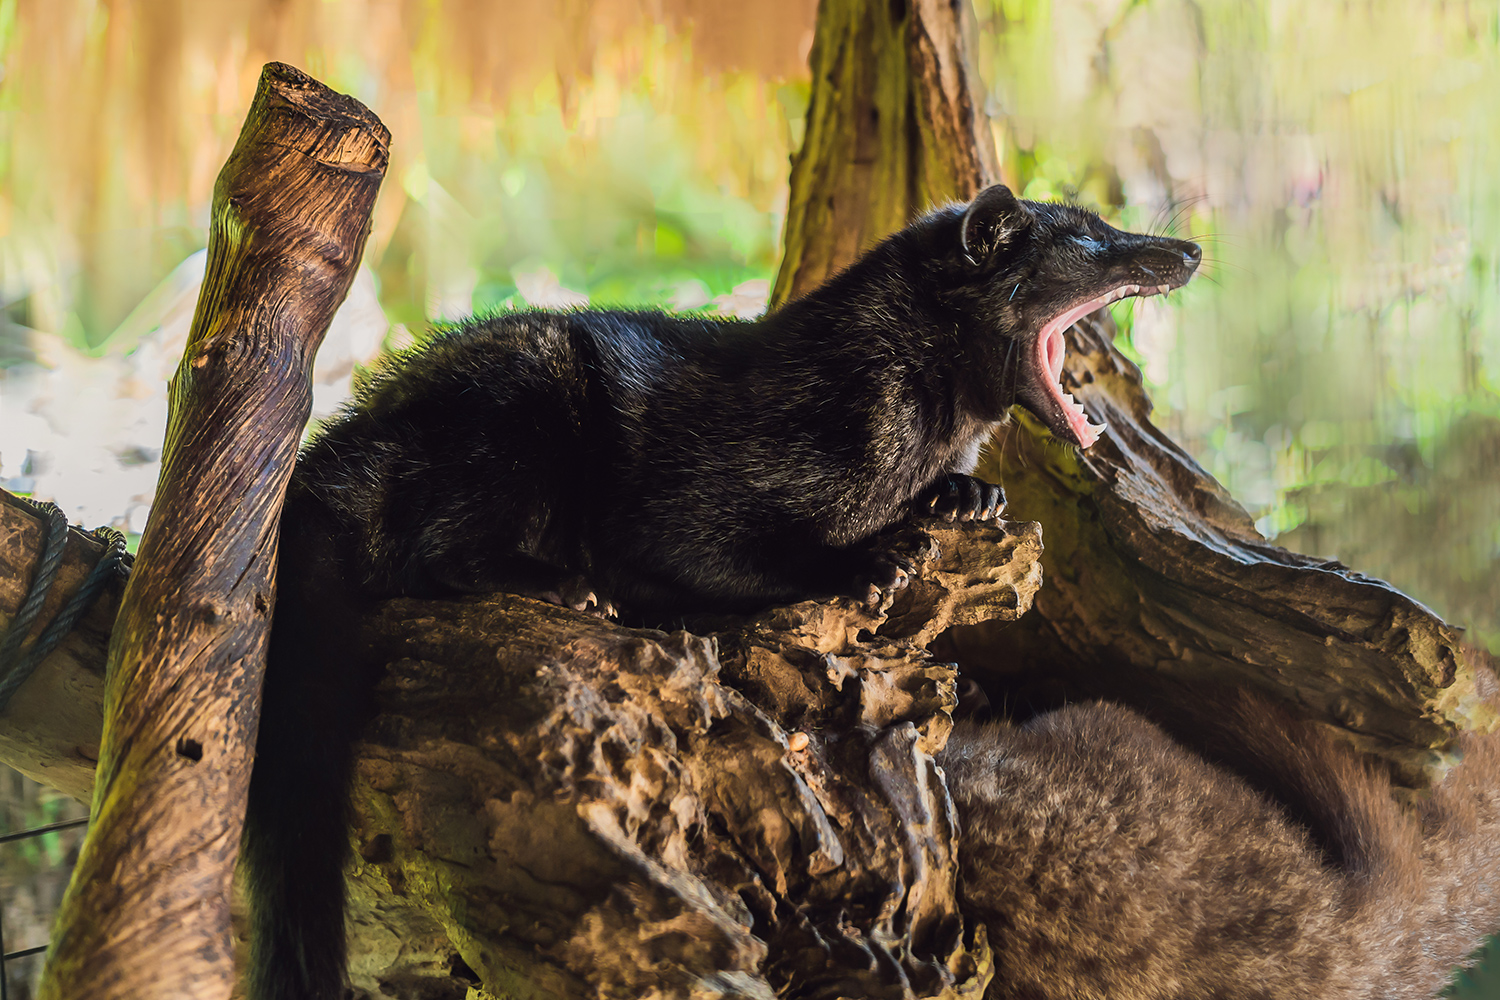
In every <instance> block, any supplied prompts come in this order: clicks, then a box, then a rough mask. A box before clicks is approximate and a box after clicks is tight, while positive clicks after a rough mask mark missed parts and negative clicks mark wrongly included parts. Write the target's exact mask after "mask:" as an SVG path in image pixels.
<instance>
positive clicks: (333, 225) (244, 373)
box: [42, 63, 389, 1000]
mask: <svg viewBox="0 0 1500 1000" xmlns="http://www.w3.org/2000/svg"><path fill="white" fill-rule="evenodd" d="M388 144H389V135H388V133H387V132H386V130H385V128H384V126H382V125H381V124H380V122H379V121H378V120H377V119H376V118H375V116H374V115H372V114H371V113H370V112H369V111H368V110H366V109H365V108H364V107H363V106H362V105H360V104H359V103H358V102H357V101H354V100H352V99H350V98H347V97H344V96H342V95H339V94H335V93H333V92H332V91H330V90H328V89H327V88H326V87H324V86H323V85H322V84H320V83H318V82H316V81H314V80H312V79H311V78H309V77H307V76H305V75H304V74H302V73H300V72H298V71H297V70H295V69H292V68H291V67H289V66H283V65H281V64H277V63H272V64H270V65H268V66H267V67H266V70H265V72H264V73H263V74H262V76H261V81H260V87H259V89H258V91H257V93H256V96H255V100H254V103H253V104H252V106H251V108H250V112H249V115H248V116H247V118H246V121H245V126H244V129H243V131H242V132H241V133H240V138H239V141H238V142H237V143H236V145H235V148H234V151H233V153H231V154H230V157H229V160H228V162H227V163H226V164H225V166H224V169H223V171H222V172H221V173H220V175H219V179H218V183H217V185H216V187H215V190H214V204H213V212H212V222H211V227H210V234H209V243H208V269H207V273H206V275H205V277H204V281H203V290H202V293H201V295H200V298H199V302H198V309H197V312H196V314H195V316H194V318H193V327H192V332H191V334H190V335H189V339H188V345H187V348H186V351H185V352H184V355H183V361H182V364H181V366H180V367H179V368H178V371H177V374H176V376H175V377H174V378H173V381H172V385H171V389H170V416H169V422H168V428H167V438H166V445H165V448H164V453H163V459H162V475H161V480H160V482H159V484H158V488H157V496H156V502H155V504H154V505H153V508H152V516H151V520H150V523H149V524H148V525H147V527H146V531H145V533H144V536H143V537H142V539H141V545H140V550H139V555H138V558H137V559H136V562H135V567H134V570H133V572H132V575H131V578H130V582H129V584H128V586H127V588H126V592H125V596H124V600H123V602H122V605H121V608H120V615H119V620H118V622H117V623H116V626H115V629H114V633H113V636H112V639H111V643H110V650H109V669H108V671H107V673H106V684H105V692H104V730H103V739H102V743H101V747H100V756H99V766H98V773H97V776H96V780H95V782H94V797H93V824H92V826H91V827H90V829H89V834H88V837H87V838H86V839H85V841H84V846H83V850H82V852H81V855H80V857H79V860H78V865H77V867H76V868H75V869H74V873H73V879H72V882H71V883H70V885H69V889H68V894H67V896H66V898H65V899H64V901H63V905H62V909H61V912H60V914H59V917H58V923H57V932H56V934H55V936H54V938H53V944H52V950H51V956H50V960H49V962H48V965H47V971H46V975H45V978H44V980H43V986H42V996H43V997H49V998H57V1000H61V998H72V997H83V996H87V997H93V998H96V1000H107V998H121V1000H125V998H131V1000H140V998H147V997H172V998H184V997H203V998H215V997H227V996H228V995H229V992H230V989H231V987H232V985H233V982H234V967H233V949H232V942H231V937H230V925H229V899H230V884H231V878H232V873H233V869H234V862H235V857H236V853H237V847H238V844H239V837H240V829H241V826H242V824H243V815H244V799H245V791H246V788H247V785H248V781H249V775H250V762H251V759H252V754H253V750H254V742H255V732H256V724H257V721H258V715H259V713H258V704H259V699H258V692H259V687H260V681H261V674H262V670H263V668H264V662H265V640H266V632H267V624H268V621H269V616H270V608H271V604H272V601H273V590H272V573H273V570H274V566H275V549H276V523H277V516H278V514H279V511H280V502H281V497H282V494H283V492H284V490H285V487H286V482H287V479H288V478H289V476H290V474H291V467H292V461H293V458H294V456H295V453H296V447H297V442H298V439H299V437H300V435H301V430H302V427H303V424H304V423H305V422H306V420H307V415H308V413H309V411H310V407H311V398H312V396H311V383H310V378H309V374H310V370H311V367H312V356H313V353H314V351H316V349H317V346H318V343H319V342H320V341H321V339H322V336H323V334H324V332H325V331H326V330H327V327H328V323H329V320H330V319H332V317H333V313H334V311H335V310H336V309H337V308H338V305H339V303H340V302H342V301H343V298H344V295H345V293H346V292H347V291H348V288H349V284H350V282H351V281H352V280H353V277H354V272H355V268H356V267H357V265H358V263H359V258H360V254H361V253H362V251H363V247H364V240H365V237H366V235H367V234H368V232H369V223H370V211H371V208H372V207H373V204H374V200H375V194H376V192H377V191H378V190H379V186H380V180H381V177H382V176H383V173H384V169H385V164H386V160H387V156H388V154H387V147H388ZM143 832H145V833H144V834H143Z"/></svg>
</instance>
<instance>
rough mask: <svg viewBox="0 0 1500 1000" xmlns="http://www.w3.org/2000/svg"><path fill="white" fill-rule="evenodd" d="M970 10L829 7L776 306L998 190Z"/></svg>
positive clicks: (930, 5)
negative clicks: (891, 239)
mask: <svg viewBox="0 0 1500 1000" xmlns="http://www.w3.org/2000/svg"><path fill="white" fill-rule="evenodd" d="M975 30H976V29H975V25H974V14H973V10H972V9H971V8H970V6H969V4H968V2H967V0H964V2H959V3H949V2H941V0H910V2H903V0H896V2H894V3H879V2H871V0H822V2H821V3H820V4H818V23H817V30H816V34H815V35H814V38H813V48H812V56H811V63H812V77H813V88H812V99H811V101H810V103H809V104H808V109H807V132H806V138H805V139H804V140H803V143H802V148H801V149H800V150H798V152H797V155H796V157H795V158H794V159H793V161H792V191H791V197H790V200H789V202H788V204H787V218H786V239H785V254H784V256H783V257H782V259H781V270H780V272H779V273H778V274H777V276H776V287H775V289H774V290H773V291H772V293H771V304H772V305H773V306H776V305H780V304H781V303H783V302H785V301H787V300H788V299H793V298H796V297H797V296H799V295H802V294H804V293H806V292H809V291H811V290H812V289H814V288H816V287H817V286H818V285H821V284H822V283H823V282H824V280H826V279H827V278H828V277H829V276H830V275H832V274H834V273H835V272H837V271H839V270H841V269H843V268H844V267H847V266H848V265H849V263H850V262H851V261H853V260H854V258H855V257H857V256H858V255H859V253H860V251H861V250H863V249H865V248H866V247H868V246H870V245H871V244H873V243H874V242H876V241H877V240H879V239H880V238H881V237H884V236H886V235H888V234H890V233H893V232H895V231H896V230H897V229H900V228H901V227H902V226H904V225H906V224H907V222H909V221H911V219H912V218H913V217H914V216H916V215H918V214H920V213H922V212H925V211H927V210H928V209H930V208H933V207H935V206H937V205H942V204H944V203H946V202H950V201H967V200H968V199H970V198H972V197H974V195H976V194H978V193H979V191H980V189H981V188H983V187H985V186H986V185H989V184H993V183H994V182H995V181H997V180H999V179H1000V168H999V164H998V162H997V161H996V159H995V142H994V139H993V138H992V137H991V134H990V120H989V117H988V116H987V115H986V114H985V113H984V88H983V86H982V84H981V82H980V80H979V76H978V74H977V73H976V72H975V71H974V68H973V62H972V61H971V60H969V59H968V58H967V52H968V48H969V45H970V44H971V40H972V38H973V35H974V32H975Z"/></svg>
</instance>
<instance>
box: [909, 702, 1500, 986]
mask: <svg viewBox="0 0 1500 1000" xmlns="http://www.w3.org/2000/svg"><path fill="white" fill-rule="evenodd" d="M1483 679H1484V680H1485V681H1488V682H1490V684H1491V687H1493V678H1492V677H1489V676H1486V677H1485V678H1483ZM1178 714H1179V716H1180V715H1181V714H1182V713H1181V712H1180V711H1179V713H1178ZM1188 714H1190V715H1193V716H1195V717H1196V718H1194V719H1193V720H1192V722H1193V725H1191V726H1190V727H1189V728H1190V729H1193V730H1195V731H1196V732H1198V733H1199V734H1204V735H1206V739H1205V741H1204V742H1205V743H1206V744H1207V749H1208V752H1209V754H1210V755H1211V759H1214V760H1217V761H1221V762H1225V763H1226V764H1232V766H1233V767H1234V768H1235V769H1236V770H1237V771H1239V772H1241V773H1231V771H1230V770H1229V769H1228V767H1227V766H1225V764H1220V765H1218V766H1215V765H1210V764H1209V763H1208V762H1207V761H1206V760H1205V759H1204V758H1203V757H1201V756H1199V755H1198V754H1197V753H1194V752H1191V751H1189V750H1187V749H1185V748H1184V746H1183V745H1182V744H1181V743H1179V742H1177V741H1174V740H1173V739H1171V738H1169V737H1168V736H1167V735H1166V734H1165V733H1164V732H1163V731H1162V730H1161V729H1159V728H1157V727H1156V726H1155V725H1153V724H1152V723H1150V722H1148V721H1147V720H1146V719H1144V718H1142V717H1141V716H1140V715H1138V714H1136V713H1135V712H1133V711H1131V710H1129V709H1125V708H1121V707H1119V706H1116V705H1110V704H1086V705H1074V706H1070V707H1068V708H1065V709H1061V710H1059V711H1055V712H1050V713H1047V714H1044V715H1040V716H1038V717H1036V718H1034V719H1032V720H1030V721H1029V722H1027V723H1025V724H1023V725H1019V726H1012V725H1008V724H1005V723H996V724H990V725H976V724H973V723H959V724H958V725H956V726H955V728H954V732H953V735H952V738H951V739H950V740H949V742H948V746H947V748H946V750H945V751H944V752H943V753H942V754H941V755H940V756H939V760H940V762H941V763H942V764H943V765H944V768H945V770H946V771H947V779H948V787H949V790H950V792H951V793H952V795H953V798H954V803H955V805H956V806H957V808H958V813H959V816H960V818H961V821H962V826H963V831H962V835H961V839H960V845H959V847H960V850H959V858H960V868H961V873H962V899H963V903H964V912H965V915H966V916H968V917H969V918H970V919H972V920H975V921H977V922H980V923H983V924H985V925H986V928H987V930H988V940H989V943H990V944H991V946H992V947H993V948H994V953H995V968H996V973H995V978H994V980H993V982H992V983H991V985H990V988H989V990H988V991H987V993H986V994H985V995H986V998H987V1000H1073V998H1080V997H1098V998H1105V997H1107V998H1109V1000H1166V998H1174V1000H1175V998H1184V1000H1187V998H1193V1000H1196V998H1208V997H1212V998H1216V1000H1270V998H1275V1000H1292V998H1308V1000H1312V998H1317V1000H1428V998H1432V997H1436V996H1437V994H1438V992H1439V991H1440V990H1441V988H1442V987H1443V986H1444V985H1445V984H1446V983H1447V982H1448V981H1449V979H1450V978H1451V976H1452V973H1453V970H1454V968H1455V966H1457V965H1458V964H1459V963H1461V962H1463V961H1464V960H1465V959H1466V958H1467V957H1468V956H1469V955H1470V954H1471V953H1472V952H1473V951H1474V949H1476V948H1478V947H1479V946H1480V945H1481V944H1482V943H1483V941H1484V938H1485V937H1486V935H1488V934H1491V933H1493V932H1494V931H1496V930H1497V929H1500V734H1490V735H1478V734H1471V735H1469V736H1466V737H1465V738H1464V740H1463V741H1462V742H1461V749H1462V752H1463V760H1462V763H1461V764H1460V765H1459V766H1458V767H1457V768H1456V769H1455V770H1454V772H1453V773H1452V774H1450V775H1449V776H1448V778H1447V779H1446V780H1445V781H1444V782H1443V783H1442V784H1441V785H1440V786H1439V787H1438V788H1437V789H1436V790H1435V791H1434V792H1433V793H1432V794H1431V796H1430V797H1428V798H1426V799H1423V800H1422V801H1420V802H1419V803H1418V804H1417V805H1416V806H1414V807H1411V808H1409V809H1403V808H1402V807H1401V806H1399V805H1398V804H1397V802H1396V800H1395V798H1394V797H1393V795H1392V792H1393V789H1392V784H1391V782H1390V780H1389V778H1388V777H1387V776H1386V775H1385V774H1384V773H1382V772H1381V771H1379V770H1378V769H1376V768H1374V767H1373V766H1371V765H1369V764H1367V763H1365V762H1364V761H1362V760H1360V759H1359V757H1358V756H1357V755H1356V754H1355V753H1354V752H1353V751H1351V750H1350V749H1348V748H1346V747H1344V746H1340V745H1338V744H1335V743H1334V742H1333V741H1332V740H1331V739H1330V738H1329V737H1328V736H1327V735H1326V734H1325V733H1324V732H1322V731H1321V730H1319V729H1317V728H1316V727H1315V726H1313V725H1311V724H1308V723H1305V722H1299V721H1296V720H1294V719H1292V718H1291V717H1290V716H1288V715H1287V714H1286V713H1285V712H1284V711H1283V710H1281V709H1279V708H1277V707H1276V706H1274V705H1272V704H1271V703H1269V702H1266V701H1264V700H1263V699H1260V698H1258V697H1255V696H1251V695H1249V694H1243V693H1240V694H1234V695H1231V696H1228V697H1225V698H1212V697H1209V698H1204V699H1202V700H1201V701H1200V702H1199V703H1197V704H1196V705H1194V706H1193V707H1192V709H1191V710H1190V711H1189V713H1188ZM1242 775H1243V776H1242Z"/></svg>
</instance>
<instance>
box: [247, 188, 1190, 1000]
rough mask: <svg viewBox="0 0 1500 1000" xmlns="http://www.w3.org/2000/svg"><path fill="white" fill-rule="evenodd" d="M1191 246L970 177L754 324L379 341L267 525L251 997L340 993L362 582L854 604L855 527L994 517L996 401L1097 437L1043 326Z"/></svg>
mask: <svg viewBox="0 0 1500 1000" xmlns="http://www.w3.org/2000/svg"><path fill="white" fill-rule="evenodd" d="M1198 259H1199V252H1198V248H1197V247H1196V246H1194V245H1193V244H1191V243H1184V242H1181V241H1178V240H1172V239H1166V238H1161V237H1151V236H1138V235H1133V234H1129V233H1123V232H1120V231H1118V230H1116V229H1113V228H1111V227H1109V226H1108V225H1106V224H1105V223H1104V222H1102V221H1101V220H1100V219H1099V218H1098V217H1097V216H1095V215H1094V214H1092V213H1090V212H1087V211H1085V210H1083V209H1079V208H1075V207H1071V206H1064V205H1047V204H1038V203H1035V202H1024V201H1019V200H1017V199H1016V198H1015V197H1014V196H1013V195H1012V194H1011V193H1010V191H1009V190H1007V189H1006V188H1004V187H993V188H990V189H988V190H986V191H985V192H983V193H982V194H981V195H980V196H979V197H978V198H976V199H975V200H974V202H973V203H972V204H971V205H969V206H966V207H965V206H960V207H954V208H947V209H943V210H940V211H937V212H934V213H933V214H931V215H928V216H927V217H925V218H923V219H921V220H919V221H917V222H915V223H913V224H912V225H911V226H909V227H907V228H906V229H904V230H902V231H901V232H899V233H896V234H895V235H894V236H891V237H890V238H889V239H887V240H885V241H884V242H882V243H880V244H879V245H878V246H876V247H875V248H874V249H872V250H871V251H870V252H869V253H868V254H866V255H865V256H864V257H862V258H861V259H860V260H859V261H857V262H856V263H855V264H854V265H853V266H852V267H850V268H849V269H848V270H847V271H845V272H843V273H842V274H840V275H838V276H837V277H835V278H834V279H832V280H831V281H829V282H828V283H827V284H826V285H824V286H823V287H821V288H819V289H817V290H816V291H814V292H812V293H811V294H809V295H807V296H806V297H805V298H802V299H799V300H798V301H795V302H792V303H789V304H788V305H786V306H785V307H783V308H781V309H778V310H776V311H774V312H772V313H770V314H769V315H767V316H766V317H765V318H763V319H761V320H759V321H756V322H737V321H732V320H716V319H708V318H701V317H676V316H668V315H664V314H661V313H654V312H616V311H591V310H586V311H578V312H567V313H549V312H519V313H512V314H506V315H502V316H497V317H493V318H490V319H483V320H473V321H470V322H468V323H466V324H463V325H462V326H460V327H458V328H456V329H454V330H451V331H448V332H446V333H444V334H442V335H441V336H439V337H437V338H436V339H434V340H432V341H431V342H430V343H427V344H425V345H423V346H421V347H419V348H417V349H415V350H412V351H410V352H408V353H406V354H403V355H401V356H399V357H396V358H395V359H393V360H392V361H391V362H390V363H389V364H387V365H386V366H385V367H384V369H383V370H382V371H381V372H380V373H379V374H378V375H377V376H376V377H375V378H374V379H373V380H372V381H371V382H370V384H369V385H368V386H367V387H366V388H365V389H364V390H363V391H362V392H361V393H360V395H359V398H358V399H357V400H355V402H354V403H353V404H352V405H351V406H350V407H349V409H348V410H347V411H346V412H345V413H344V414H343V415H342V416H341V417H340V418H339V419H338V420H336V421H335V422H333V423H332V424H331V425H330V426H329V427H327V428H326V429H325V430H324V431H323V432H322V433H321V435H320V436H319V437H318V438H317V440H315V441H314V442H313V443H312V444H311V445H310V446H309V447H308V448H307V449H306V451H305V452H304V454H303V455H302V458H301V461H300V462H299V464H298V466H297V471H296V474H295V476H294V478H293V482H292V487H291V490H290V493H289V495H288V498H287V505H286V511H285V514H284V516H283V519H282V545H281V553H282V556H281V557H282V563H281V569H280V573H279V576H278V585H279V588H280V598H279V600H278V602H277V607H276V620H275V626H274V629H273V634H272V638H271V659H270V667H269V671H268V675H267V681H266V691H265V703H264V713H263V721H262V726H261V739H260V744H259V749H258V757H257V761H256V768H255V774H254V779H253V781H252V786H251V796H250V813H249V817H248V821H247V826H246V841H245V850H246V859H247V862H248V864H249V866H250V874H251V879H250V886H251V895H252V903H253V909H254V931H253V941H254V943H253V949H254V954H253V963H252V974H251V978H252V996H253V997H254V998H255V1000H334V998H337V997H339V996H340V995H341V993H342V987H343V982H344V968H343V967H344V924H343V901H344V889H343V876H342V864H343V862H344V859H345V857H346V855H347V853H348V841H347V814H346V806H345V805H344V803H345V802H346V799H347V783H348V780H349V772H350V766H351V763H350V756H349V753H350V751H349V747H350V743H351V741H352V740H353V738H354V737H355V735H356V733H357V730H358V728H359V726H360V725H361V724H362V722H363V719H364V716H365V713H366V705H365V704H364V701H365V700H366V699H367V697H368V695H367V694H365V693H363V692H366V691H367V690H368V683H369V679H368V678H365V677H361V676H360V675H359V669H358V668H356V667H355V666H353V665H352V662H351V661H352V660H353V659H354V657H352V656H351V655H350V652H349V650H350V646H351V639H352V633H351V632H350V626H349V625H348V624H347V623H351V622H352V621H353V620H354V618H355V617H357V615H358V613H359V612H360V610H361V609H362V608H363V607H364V606H365V605H366V604H367V603H368V602H370V601H373V600H376V599H379V598H382V597H388V596H393V595H398V594H406V595H429V596H440V595H452V594H461V593H469V592H477V591H493V590H508V591H514V592H519V593H523V594H530V595H533V596H537V597H542V598H544V599H548V600H552V601H556V602H559V603H565V604H569V605H572V606H575V607H585V606H587V605H588V604H589V603H591V602H590V598H591V597H593V598H594V599H595V600H597V601H598V603H599V605H600V606H601V607H602V606H605V605H606V604H613V605H614V606H615V607H617V608H619V609H620V610H621V611H622V612H624V613H626V614H628V615H629V616H631V617H632V618H634V619H637V620H643V621H658V622H660V621H665V620H668V619H670V618H673V617H675V616H678V615H682V614H685V613H692V612H739V611H750V610H754V609H756V608H758V607H761V606H764V605H767V604H770V603H773V602H778V601H792V600H799V599H803V598H806V597H809V596H818V595H833V594H849V595H854V596H857V597H860V598H862V599H868V598H870V597H871V596H873V595H874V593H875V592H876V591H877V590H878V589H879V588H884V587H890V586H895V585H899V584H900V583H901V581H902V580H903V579H904V577H903V566H902V565H901V564H900V562H899V560H896V559H894V558H893V557H891V556H890V555H889V554H887V553H886V552H884V551H882V550H881V549H880V548H879V546H878V544H876V543H874V542H873V541H872V537H873V536H874V535H875V533H876V532H878V531H880V529H882V528H884V527H885V526H887V525H888V524H890V523H892V522H893V521H896V520H898V519H899V518H901V517H903V516H904V515H906V514H907V513H908V512H909V511H911V510H912V509H913V508H914V507H918V506H921V507H924V508H927V509H937V510H939V511H946V512H947V513H949V514H952V515H955V516H965V517H970V516H985V515H988V514H990V513H992V512H993V511H994V510H995V509H996V507H997V506H998V504H999V500H1000V497H999V491H998V489H996V488H995V487H993V486H988V485H986V484H982V483H979V482H978V481H977V480H974V479H972V478H970V477H969V476H968V473H969V472H970V471H971V470H972V469H973V467H974V463H975V460H976V456H977V454H978V451H979V448H980V445H981V444H982V443H983V442H984V440H985V439H986V437H987V436H988V435H989V434H990V432H991V430H992V429H993V428H994V426H995V425H996V423H997V422H998V421H1000V420H1001V418H1002V417H1003V415H1004V414H1005V412H1006V409H1007V408H1008V407H1009V406H1010V405H1011V404H1012V403H1013V402H1015V401H1017V400H1019V401H1021V402H1023V403H1025V404H1026V405H1027V406H1028V407H1030V408H1032V409H1033V410H1035V411H1036V412H1037V413H1038V415H1039V416H1040V417H1042V419H1043V420H1045V421H1046V422H1047V424H1048V425H1049V426H1050V427H1051V428H1052V429H1053V431H1054V433H1056V434H1057V435H1058V436H1060V437H1062V438H1063V439H1064V440H1067V441H1070V442H1072V443H1074V444H1082V445H1087V444H1089V443H1091V441H1092V440H1093V435H1094V433H1095V429H1094V428H1091V427H1089V426H1088V425H1087V424H1086V423H1085V422H1084V421H1083V419H1082V417H1070V415H1069V414H1068V413H1067V412H1065V404H1064V402H1062V401H1061V399H1060V397H1059V392H1060V390H1056V370H1055V369H1056V365H1057V364H1060V357H1061V355H1060V347H1057V348H1055V350H1056V351H1058V352H1059V353H1057V354H1056V359H1055V361H1053V362H1051V363H1050V364H1051V369H1052V370H1050V371H1049V361H1048V358H1047V355H1046V350H1045V349H1043V347H1044V345H1039V339H1038V338H1039V337H1042V336H1044V333H1045V328H1046V327H1047V325H1048V324H1049V322H1053V323H1055V321H1056V320H1058V319H1059V317H1064V318H1065V314H1068V313H1069V312H1070V311H1076V310H1077V309H1078V308H1080V307H1084V306H1088V305H1089V304H1090V303H1097V302H1102V301H1106V300H1109V299H1112V298H1119V297H1121V296H1122V295H1125V294H1150V293H1153V292H1158V291H1166V290H1167V289H1168V288H1173V287H1177V286H1178V285H1181V284H1182V283H1183V282H1185V281H1186V280H1187V279H1188V277H1189V276H1190V275H1191V273H1192V271H1193V269H1194V267H1195V266H1196V265H1197V262H1198ZM1058 332H1060V331H1058ZM1057 343H1058V344H1060V337H1059V338H1057ZM340 623H346V624H342V625H341V624H340Z"/></svg>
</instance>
